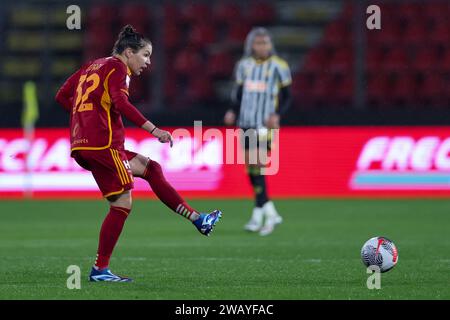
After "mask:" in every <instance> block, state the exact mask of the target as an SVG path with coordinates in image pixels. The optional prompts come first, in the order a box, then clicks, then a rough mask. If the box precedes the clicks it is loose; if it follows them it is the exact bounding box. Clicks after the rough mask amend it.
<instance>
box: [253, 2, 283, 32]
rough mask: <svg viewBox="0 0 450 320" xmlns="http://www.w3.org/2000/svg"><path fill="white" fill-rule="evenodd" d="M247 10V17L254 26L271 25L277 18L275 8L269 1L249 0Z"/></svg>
mask: <svg viewBox="0 0 450 320" xmlns="http://www.w3.org/2000/svg"><path fill="white" fill-rule="evenodd" d="M246 11H247V15H246V16H247V19H248V21H249V22H250V24H251V25H253V26H258V25H270V24H272V23H273V21H274V20H275V15H276V12H275V9H274V8H273V7H272V5H271V4H269V3H268V2H261V1H251V2H248V3H247V10H246Z"/></svg>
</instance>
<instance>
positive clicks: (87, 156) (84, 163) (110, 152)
mask: <svg viewBox="0 0 450 320" xmlns="http://www.w3.org/2000/svg"><path fill="white" fill-rule="evenodd" d="M135 156H136V153H134V152H131V151H128V150H116V149H112V148H107V149H104V150H76V151H73V152H72V157H73V158H74V159H75V161H76V162H77V163H78V164H79V165H80V166H81V167H82V168H84V169H86V170H89V171H91V173H92V175H93V176H94V179H95V181H96V182H97V185H98V187H99V188H100V191H101V192H102V194H103V196H104V197H109V196H112V195H115V194H120V193H122V192H124V191H126V190H131V189H133V173H132V172H131V167H130V164H129V162H128V160H131V159H133V158H134V157H135Z"/></svg>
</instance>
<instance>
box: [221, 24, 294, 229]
mask: <svg viewBox="0 0 450 320" xmlns="http://www.w3.org/2000/svg"><path fill="white" fill-rule="evenodd" d="M235 70H236V71H235V72H236V74H235V77H236V84H235V87H234V90H233V108H232V109H230V110H228V111H227V113H226V114H225V118H224V122H225V124H226V125H233V124H234V123H235V120H236V113H237V112H238V110H239V119H238V123H237V124H238V126H239V127H240V128H241V129H243V130H244V135H243V136H242V140H241V141H242V144H243V146H244V149H245V161H246V165H247V172H248V175H249V177H250V182H251V184H252V186H253V189H254V193H255V208H254V209H253V213H252V217H251V219H250V221H249V222H248V223H247V224H246V225H245V229H246V230H248V231H253V232H257V231H259V234H260V235H262V236H265V235H268V234H270V233H272V231H273V230H274V227H275V226H276V225H277V224H279V223H281V222H282V218H281V216H280V215H279V214H278V212H277V211H276V209H275V206H274V205H273V203H272V201H270V200H269V197H268V196H267V191H266V179H265V176H264V175H262V174H261V168H262V167H263V164H264V163H265V162H264V161H261V160H262V159H261V158H258V156H259V155H261V154H263V152H261V153H260V152H259V149H261V148H262V147H261V146H262V145H264V147H265V150H270V147H271V131H270V129H277V128H279V126H280V125H279V122H280V115H283V114H284V113H285V112H286V111H287V109H288V108H289V104H290V100H291V98H290V97H291V93H290V85H291V82H292V80H291V73H290V70H289V66H288V64H287V63H286V61H284V60H283V59H281V58H280V57H278V56H277V55H276V52H275V48H274V46H273V43H272V38H271V36H270V34H269V32H268V31H267V30H266V29H265V28H260V27H258V28H254V29H253V30H251V31H250V33H249V34H248V35H247V39H246V41H245V47H244V56H243V57H242V59H241V60H239V62H238V63H237V65H236V68H235ZM252 136H253V137H254V139H252ZM252 140H253V141H256V143H254V144H253V145H252V143H251V141H252ZM252 154H253V156H252ZM251 159H257V160H258V161H257V163H251V161H249V160H251ZM263 220H265V221H263ZM263 223H264V224H263Z"/></svg>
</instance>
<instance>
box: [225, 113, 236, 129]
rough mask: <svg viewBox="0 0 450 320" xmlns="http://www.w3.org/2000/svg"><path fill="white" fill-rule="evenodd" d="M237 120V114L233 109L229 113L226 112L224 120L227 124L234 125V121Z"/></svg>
mask: <svg viewBox="0 0 450 320" xmlns="http://www.w3.org/2000/svg"><path fill="white" fill-rule="evenodd" d="M235 121H236V114H235V113H234V111H233V110H228V111H227V113H225V117H224V118H223V122H224V123H225V125H226V126H232V125H234V122H235Z"/></svg>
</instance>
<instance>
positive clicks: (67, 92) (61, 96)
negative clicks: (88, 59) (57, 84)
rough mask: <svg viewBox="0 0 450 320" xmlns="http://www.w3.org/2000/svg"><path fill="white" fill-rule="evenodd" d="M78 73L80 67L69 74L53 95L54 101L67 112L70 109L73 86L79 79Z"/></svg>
mask: <svg viewBox="0 0 450 320" xmlns="http://www.w3.org/2000/svg"><path fill="white" fill-rule="evenodd" d="M80 73H81V69H80V70H78V71H77V72H75V73H74V74H73V75H71V76H70V77H69V78H68V79H67V80H66V82H64V84H63V85H62V86H61V88H59V90H58V92H57V93H56V96H55V100H56V102H58V103H59V104H60V105H61V106H62V107H63V108H64V109H66V110H67V111H69V112H70V110H71V109H72V102H73V93H74V91H75V86H76V85H77V83H78V80H79V79H80Z"/></svg>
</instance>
